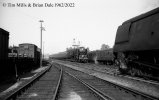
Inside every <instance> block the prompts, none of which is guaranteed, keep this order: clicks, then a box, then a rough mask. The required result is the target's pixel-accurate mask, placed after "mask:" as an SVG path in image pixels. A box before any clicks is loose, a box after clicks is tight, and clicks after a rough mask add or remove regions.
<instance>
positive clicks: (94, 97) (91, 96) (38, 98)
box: [5, 64, 113, 100]
mask: <svg viewBox="0 0 159 100" xmlns="http://www.w3.org/2000/svg"><path fill="white" fill-rule="evenodd" d="M40 76H41V77H40ZM33 81H34V82H30V83H28V84H27V85H25V86H23V88H20V89H18V90H17V91H16V92H14V93H12V95H9V96H8V97H6V98H5V100H28V99H29V100H66V99H67V98H68V97H69V98H71V99H72V98H74V99H77V97H78V98H85V99H86V100H113V99H111V98H110V97H108V96H105V95H104V94H102V93H100V92H99V91H97V90H96V89H94V88H93V87H91V86H89V85H88V84H86V83H85V82H83V81H82V80H80V79H77V78H76V77H74V76H73V75H71V74H70V73H68V72H64V74H63V71H62V67H61V66H60V65H57V64H53V65H52V67H51V68H50V70H49V71H46V72H44V73H43V74H41V75H39V77H36V78H35V79H34V80H33ZM70 90H71V91H70ZM76 92H77V94H76ZM70 93H71V95H73V97H70V96H69V95H70ZM66 94H68V96H65V95H66ZM75 94H76V96H75ZM79 94H80V95H79Z"/></svg>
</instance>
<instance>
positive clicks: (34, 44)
mask: <svg viewBox="0 0 159 100" xmlns="http://www.w3.org/2000/svg"><path fill="white" fill-rule="evenodd" d="M20 45H34V46H36V45H35V44H31V43H21V44H19V46H20Z"/></svg>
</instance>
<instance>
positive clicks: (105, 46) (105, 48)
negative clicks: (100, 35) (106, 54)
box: [101, 44, 110, 50]
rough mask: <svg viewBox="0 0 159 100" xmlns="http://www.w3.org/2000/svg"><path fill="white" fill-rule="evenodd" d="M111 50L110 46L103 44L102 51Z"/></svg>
mask: <svg viewBox="0 0 159 100" xmlns="http://www.w3.org/2000/svg"><path fill="white" fill-rule="evenodd" d="M109 48H110V47H109V45H106V44H102V46H101V50H107V49H109Z"/></svg>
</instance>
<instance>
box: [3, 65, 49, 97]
mask: <svg viewBox="0 0 159 100" xmlns="http://www.w3.org/2000/svg"><path fill="white" fill-rule="evenodd" d="M51 67H52V65H50V66H49V67H48V68H47V69H46V70H44V71H43V72H41V73H39V74H38V75H37V76H35V77H33V79H31V80H30V81H29V82H27V83H26V84H25V85H23V86H22V87H20V88H18V89H17V90H16V91H14V92H12V93H11V94H9V95H7V96H6V97H5V98H4V100H10V99H13V100H15V99H16V97H17V96H18V95H20V94H21V93H22V92H24V91H25V90H26V89H27V88H28V87H30V86H31V85H32V84H33V83H34V82H35V81H37V80H38V79H39V78H40V77H41V76H43V75H44V74H45V73H46V72H47V71H49V70H50V68H51Z"/></svg>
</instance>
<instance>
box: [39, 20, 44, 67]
mask: <svg viewBox="0 0 159 100" xmlns="http://www.w3.org/2000/svg"><path fill="white" fill-rule="evenodd" d="M39 22H40V23H41V26H40V30H41V31H40V32H41V35H40V67H42V31H43V27H42V23H43V22H44V21H43V20H40V21H39Z"/></svg>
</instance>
